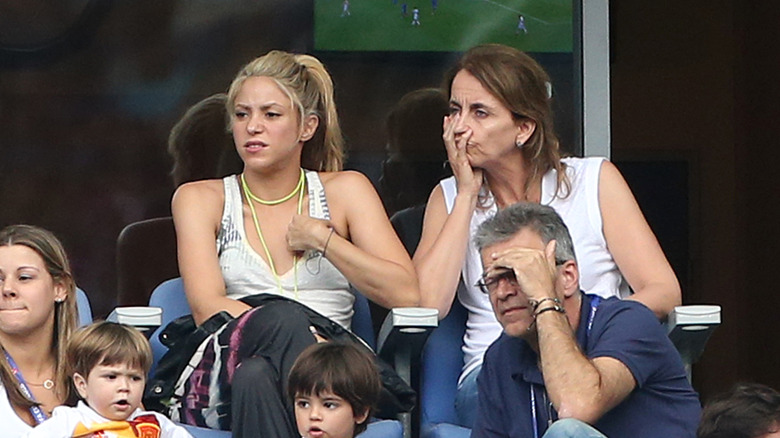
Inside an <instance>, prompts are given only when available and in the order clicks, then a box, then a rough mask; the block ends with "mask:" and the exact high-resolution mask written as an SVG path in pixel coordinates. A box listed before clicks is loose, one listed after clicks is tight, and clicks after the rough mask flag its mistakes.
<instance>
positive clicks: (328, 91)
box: [226, 50, 344, 171]
mask: <svg viewBox="0 0 780 438" xmlns="http://www.w3.org/2000/svg"><path fill="white" fill-rule="evenodd" d="M254 76H266V77H269V78H271V79H273V80H274V81H275V82H276V84H277V85H279V87H280V88H281V89H282V90H283V91H284V92H285V93H287V95H288V96H289V97H290V100H291V101H292V104H293V107H296V108H297V109H298V116H299V117H298V118H299V121H300V127H301V129H303V123H304V120H305V119H306V117H307V116H310V115H314V116H317V118H319V121H320V123H319V126H317V131H316V132H315V133H314V135H313V136H312V138H311V139H309V140H308V141H307V142H306V144H305V145H304V147H303V153H302V155H301V166H303V167H305V168H308V169H312V170H318V171H338V170H341V169H342V167H343V164H344V163H343V162H344V139H343V137H342V136H341V127H340V125H339V119H338V114H337V113H336V102H335V100H334V98H333V80H332V79H331V77H330V75H329V74H328V71H327V70H326V69H325V66H324V65H322V63H321V62H320V61H319V60H318V59H317V58H315V57H313V56H310V55H298V54H292V53H287V52H282V51H279V50H272V51H270V52H268V53H267V54H265V55H263V56H261V57H259V58H257V59H255V60H254V61H252V62H250V63H249V64H247V65H246V66H244V67H243V68H242V69H241V71H240V72H239V73H238V75H237V76H236V78H235V79H234V80H233V83H232V84H230V89H229V90H228V93H227V103H226V108H227V111H228V114H230V118H231V122H232V120H233V117H234V112H235V110H234V106H235V102H236V96H237V95H238V92H239V91H240V90H241V86H242V85H243V84H244V81H246V79H247V78H249V77H254Z"/></svg>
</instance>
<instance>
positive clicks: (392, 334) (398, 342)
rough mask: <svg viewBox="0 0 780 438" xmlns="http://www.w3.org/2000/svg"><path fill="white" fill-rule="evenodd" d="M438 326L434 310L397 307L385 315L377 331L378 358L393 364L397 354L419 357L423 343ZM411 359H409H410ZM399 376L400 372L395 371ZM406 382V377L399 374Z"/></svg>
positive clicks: (437, 315)
mask: <svg viewBox="0 0 780 438" xmlns="http://www.w3.org/2000/svg"><path fill="white" fill-rule="evenodd" d="M438 325H439V313H438V311H437V310H436V309H429V308H425V307H397V308H394V309H392V310H390V313H388V314H387V317H386V318H385V320H384V322H383V323H382V328H381V329H380V330H379V337H378V340H377V351H378V354H379V356H380V357H382V358H383V359H385V360H387V361H390V363H395V362H396V361H397V356H398V353H404V354H408V353H413V354H414V357H419V355H420V352H421V351H422V347H423V346H424V345H425V341H426V340H427V339H428V336H429V335H430V334H431V332H432V331H433V329H435V328H436V327H437V326H438ZM410 358H411V357H410ZM396 371H397V372H399V374H401V372H402V371H401V370H398V369H396ZM401 377H403V378H404V379H405V380H407V382H408V381H409V379H408V378H407V376H404V375H402V374H401Z"/></svg>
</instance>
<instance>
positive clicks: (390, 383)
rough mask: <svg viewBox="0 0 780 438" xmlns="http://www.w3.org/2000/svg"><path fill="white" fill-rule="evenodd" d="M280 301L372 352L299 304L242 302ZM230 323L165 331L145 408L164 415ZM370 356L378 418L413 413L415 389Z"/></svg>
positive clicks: (326, 331)
mask: <svg viewBox="0 0 780 438" xmlns="http://www.w3.org/2000/svg"><path fill="white" fill-rule="evenodd" d="M279 300H286V301H289V302H291V303H295V304H296V305H297V306H299V307H300V309H301V310H302V311H303V312H304V313H305V314H306V315H307V317H308V319H309V321H310V322H311V325H313V326H314V327H315V328H316V329H317V333H318V334H320V335H322V336H323V337H325V338H327V339H329V340H332V341H335V342H349V343H353V344H355V345H359V346H360V348H365V349H366V350H367V351H371V349H370V348H369V347H368V346H367V345H366V344H365V343H364V342H363V341H362V340H361V339H360V338H358V337H357V336H356V335H355V334H354V333H352V332H350V331H348V330H346V329H344V327H342V326H341V325H339V324H338V323H336V322H334V321H332V320H330V319H329V318H327V317H325V316H323V315H321V314H320V313H318V312H316V311H315V310H312V309H310V308H309V307H307V306H305V305H303V304H300V303H298V302H297V301H293V300H290V299H288V298H285V297H282V296H279V295H271V294H258V295H252V296H248V297H245V298H243V299H242V300H241V301H243V302H244V303H246V304H248V305H250V306H252V307H259V306H263V305H265V304H267V303H269V302H272V301H279ZM231 320H233V317H232V316H230V315H229V314H228V313H227V312H220V313H217V314H215V315H214V316H212V317H211V318H209V319H208V320H206V321H205V322H204V323H203V324H201V325H200V326H199V327H196V326H195V322H194V320H193V318H192V316H191V315H187V316H183V317H181V318H178V319H176V320H174V321H172V322H171V323H170V324H168V325H167V326H166V327H165V328H164V329H163V331H162V332H161V333H160V341H161V342H162V343H163V345H165V346H166V347H168V348H169V350H168V352H167V353H166V354H165V355H164V356H163V357H162V359H161V360H160V362H159V364H158V366H157V370H156V372H155V375H154V377H153V378H152V379H151V380H150V381H149V384H148V385H147V390H146V393H145V396H144V406H145V407H146V408H147V409H151V410H154V411H158V412H165V410H166V406H167V405H168V404H169V402H170V400H171V398H172V397H173V396H174V392H175V390H176V383H177V381H178V380H179V377H180V376H181V375H182V373H183V372H184V371H185V368H186V367H187V364H188V363H189V361H190V358H192V356H193V354H194V353H195V352H196V350H197V348H198V346H200V345H201V344H202V343H203V342H204V341H205V340H206V339H207V338H209V337H210V336H211V335H212V334H214V333H215V332H217V331H218V330H219V329H220V328H221V327H222V326H224V325H225V324H227V323H229V322H230V321H231ZM371 353H372V356H373V357H374V359H375V361H376V365H377V368H378V369H379V373H380V377H381V380H382V393H381V395H380V400H379V405H378V406H377V412H376V416H377V417H378V418H390V419H393V418H396V417H397V415H398V414H399V413H402V412H409V411H411V409H412V408H413V407H414V404H415V398H416V394H415V392H414V390H413V389H412V388H411V387H410V386H409V385H408V384H407V383H406V382H405V381H404V380H403V379H401V377H400V376H398V374H397V373H396V372H395V370H394V369H393V368H392V367H391V366H390V365H389V364H387V363H386V362H385V361H384V360H382V359H381V358H379V357H378V356H377V355H376V354H373V352H372V351H371Z"/></svg>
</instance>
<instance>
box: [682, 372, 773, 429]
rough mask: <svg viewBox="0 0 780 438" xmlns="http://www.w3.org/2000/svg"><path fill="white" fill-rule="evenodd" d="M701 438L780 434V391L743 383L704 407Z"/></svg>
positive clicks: (700, 427) (700, 424) (700, 425)
mask: <svg viewBox="0 0 780 438" xmlns="http://www.w3.org/2000/svg"><path fill="white" fill-rule="evenodd" d="M696 436H697V437H698V438H772V437H780V393H778V392H777V391H775V390H774V389H772V388H770V387H768V386H766V385H761V384H759V383H741V384H738V385H736V386H735V387H734V388H733V389H732V390H731V391H729V392H727V393H725V394H721V395H719V396H717V397H716V398H713V399H712V400H711V401H710V402H709V403H707V404H706V405H705V406H704V410H703V411H702V416H701V423H699V430H698V432H697V434H696Z"/></svg>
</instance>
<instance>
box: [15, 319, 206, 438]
mask: <svg viewBox="0 0 780 438" xmlns="http://www.w3.org/2000/svg"><path fill="white" fill-rule="evenodd" d="M66 355H67V364H68V366H69V373H68V374H69V375H70V376H71V379H72V383H73V385H74V387H75V388H76V390H77V391H78V393H79V396H80V398H81V399H82V400H81V401H79V402H78V405H77V406H76V407H68V406H61V407H57V408H55V409H54V412H53V413H52V416H51V418H49V419H48V420H46V421H44V422H43V423H41V424H40V425H38V426H37V427H35V428H34V429H33V430H32V431H31V432H30V433H29V434H28V435H27V437H28V438H38V437H41V438H43V437H46V438H57V437H62V438H70V437H92V436H100V437H106V438H109V437H143V438H192V436H191V435H190V434H189V433H188V432H187V431H186V430H185V429H184V428H182V427H181V426H177V425H176V424H175V423H173V422H172V421H171V420H169V419H168V418H166V417H165V416H163V415H162V414H159V413H156V412H149V411H144V410H142V409H141V397H142V396H143V392H144V385H145V383H146V374H147V373H148V372H149V368H150V367H151V365H152V349H151V347H150V346H149V342H148V341H147V340H146V338H145V337H144V336H143V334H141V333H140V332H139V331H138V330H136V329H135V328H133V327H130V326H126V325H122V324H117V323H113V322H97V323H94V324H91V325H89V326H87V327H84V328H82V329H80V330H79V331H77V332H76V333H74V334H73V336H72V337H71V339H70V341H69V342H68V345H67V352H66Z"/></svg>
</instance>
